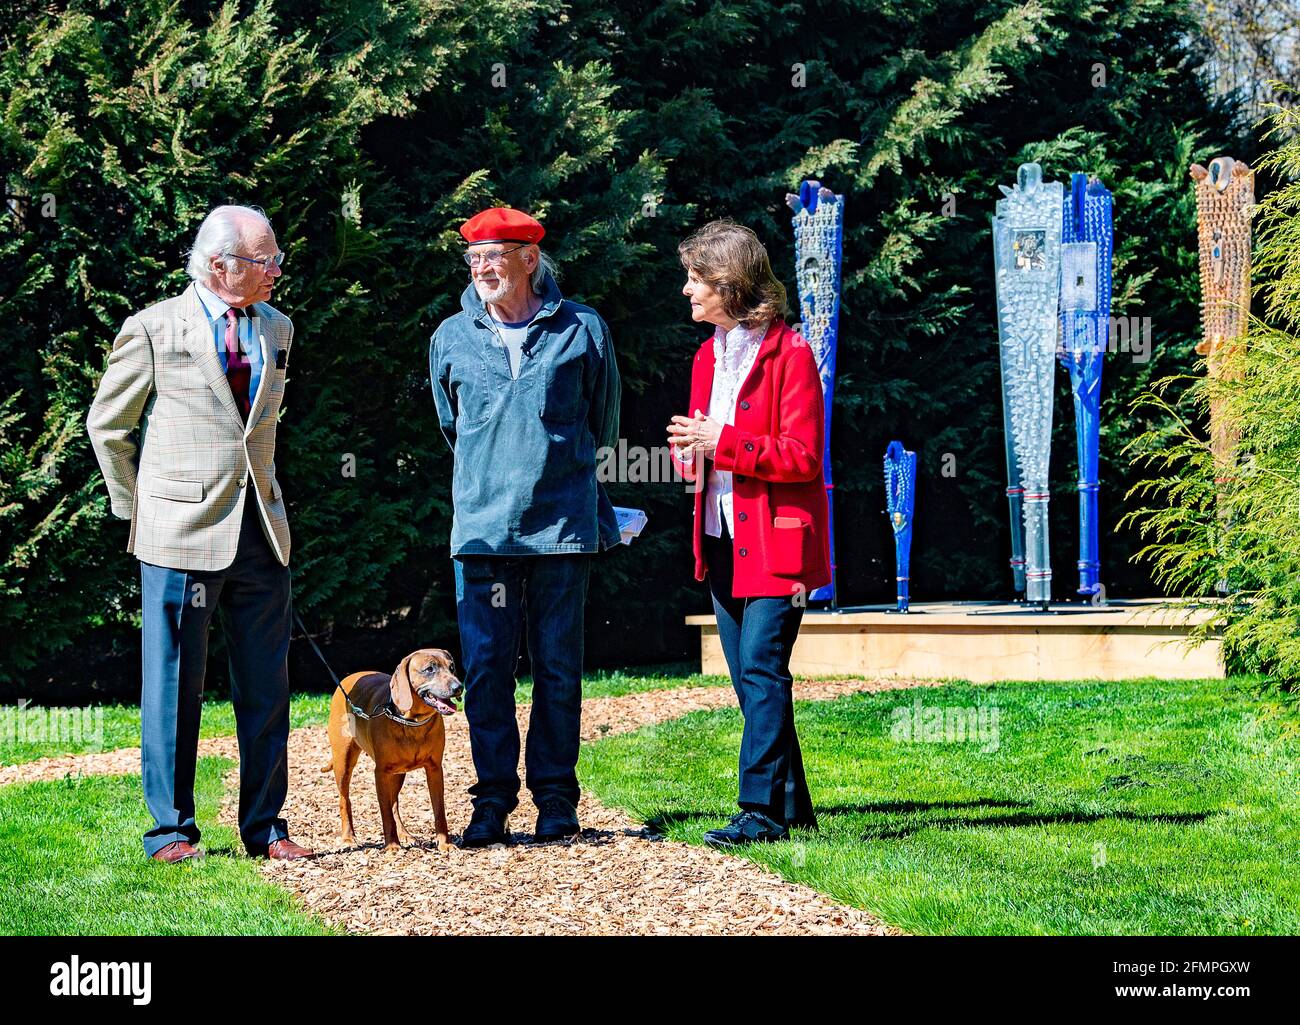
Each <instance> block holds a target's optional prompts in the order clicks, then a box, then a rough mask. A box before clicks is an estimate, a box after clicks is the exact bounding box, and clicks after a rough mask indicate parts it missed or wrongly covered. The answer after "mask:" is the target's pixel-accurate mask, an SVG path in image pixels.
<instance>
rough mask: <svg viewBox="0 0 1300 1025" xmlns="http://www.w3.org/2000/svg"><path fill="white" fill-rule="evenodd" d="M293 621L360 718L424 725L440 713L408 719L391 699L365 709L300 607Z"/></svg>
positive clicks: (345, 699) (350, 709) (294, 613)
mask: <svg viewBox="0 0 1300 1025" xmlns="http://www.w3.org/2000/svg"><path fill="white" fill-rule="evenodd" d="M293 621H294V622H295V623H297V624H298V629H299V630H301V631H302V635H303V636H304V637H306V638H307V643H308V644H310V645H311V650H312V651H314V652H316V657H317V658H318V659H320V664H321V665H323V666H324V667H325V672H327V673H329V675H330V679H331V680H333V681H334V686H335V687H337V688H338V692H339V693H340V694H342V695H343V700H344V701H345V702H347V706H348V711H349V712H351V713H352V714H353V715H355V716H356V717H357V718H358V719H365V720H366V721H369V720H371V719H392V720H393V722H395V723H399V724H401V725H402V726H423V725H424V724H425V723H427V722H430V721H432V720H433V718H434V717H435V716H437V715H438V713H437V712H434V713H433V715H430V716H429V717H428V718H427V719H408V718H406V717H405V716H404V715H400V714H398V711H397V709H396V708H394V707H393V702H392V700H391V699H390V700H388V701H385V702H384V703H383V704H382V705H380V706H379V708H377V709H376V710H375V711H374V712H366V711H365V710H364V709H362V708H359V707H357V705H356V704H355V703H354V702H353V701H352V698H351V696H349V694H348V692H347V691H345V690H344V689H343V683H342V682H341V681H340V680H339V677H338V674H337V673H336V672H334V670H333V669H332V668H331V667H330V664H329V661H328V660H327V659H326V658H325V655H324V653H323V652H322V651H321V650H320V648H318V647H317V646H316V641H315V639H314V638H313V637H312V635H311V634H310V633H309V632H308V631H307V627H306V626H305V625H304V624H303V621H302V617H301V616H300V615H298V609H297V608H296V607H295V608H294V610H293Z"/></svg>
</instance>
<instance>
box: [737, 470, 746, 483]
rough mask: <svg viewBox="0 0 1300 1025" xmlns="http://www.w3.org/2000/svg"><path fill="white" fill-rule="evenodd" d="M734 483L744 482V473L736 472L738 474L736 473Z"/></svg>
mask: <svg viewBox="0 0 1300 1025" xmlns="http://www.w3.org/2000/svg"><path fill="white" fill-rule="evenodd" d="M736 483H737V484H744V483H745V475H744V474H743V473H738V474H736Z"/></svg>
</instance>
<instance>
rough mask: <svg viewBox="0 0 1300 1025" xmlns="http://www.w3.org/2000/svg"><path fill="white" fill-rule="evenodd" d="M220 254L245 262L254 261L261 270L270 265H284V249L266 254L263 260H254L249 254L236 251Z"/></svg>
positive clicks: (268, 267)
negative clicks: (272, 254)
mask: <svg viewBox="0 0 1300 1025" xmlns="http://www.w3.org/2000/svg"><path fill="white" fill-rule="evenodd" d="M221 255H222V256H233V257H234V258H235V259H236V260H243V261H244V262H245V263H255V264H257V265H258V266H259V267H261V268H262V270H264V271H265V270H269V269H270V268H271V267H273V266H274V267H283V266H284V251H283V250H281V251H280V252H278V253H276V254H275V255H274V256H268V257H267V258H266V259H265V260H254V259H253V258H252V257H251V256H240V255H239V254H238V253H222V254H221Z"/></svg>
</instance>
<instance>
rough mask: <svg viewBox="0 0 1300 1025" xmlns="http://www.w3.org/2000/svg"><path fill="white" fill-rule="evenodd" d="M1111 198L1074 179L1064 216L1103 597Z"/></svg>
mask: <svg viewBox="0 0 1300 1025" xmlns="http://www.w3.org/2000/svg"><path fill="white" fill-rule="evenodd" d="M1111 205H1112V204H1111V195H1110V192H1109V191H1108V190H1107V188H1106V186H1105V185H1103V184H1102V183H1101V182H1100V181H1098V180H1097V179H1095V178H1094V179H1092V180H1091V181H1089V180H1088V176H1087V175H1085V174H1073V175H1071V176H1070V192H1069V194H1068V195H1067V196H1066V197H1065V203H1064V207H1063V212H1062V222H1061V224H1062V233H1061V238H1062V244H1061V348H1060V353H1059V355H1060V358H1061V362H1062V363H1063V364H1065V368H1066V369H1067V370H1068V371H1069V372H1070V390H1071V391H1072V392H1073V393H1074V431H1075V441H1076V443H1077V447H1078V453H1079V593H1080V594H1096V593H1097V592H1098V591H1099V590H1100V589H1101V584H1100V581H1099V579H1098V577H1099V575H1100V571H1101V563H1100V561H1099V557H1098V544H1097V489H1098V487H1099V484H1098V482H1097V443H1098V429H1099V426H1100V418H1101V368H1102V363H1103V362H1104V360H1105V356H1106V345H1107V341H1108V338H1109V328H1110V294H1111V252H1112V248H1113V233H1112V222H1111Z"/></svg>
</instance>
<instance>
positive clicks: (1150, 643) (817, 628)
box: [686, 599, 1224, 683]
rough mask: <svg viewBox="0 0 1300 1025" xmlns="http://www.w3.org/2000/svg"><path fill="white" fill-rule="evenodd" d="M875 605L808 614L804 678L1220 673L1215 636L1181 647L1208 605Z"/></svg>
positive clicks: (704, 636) (711, 647) (711, 629)
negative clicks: (1192, 608) (898, 610)
mask: <svg viewBox="0 0 1300 1025" xmlns="http://www.w3.org/2000/svg"><path fill="white" fill-rule="evenodd" d="M892 607H893V606H889V605H874V606H864V607H858V608H853V609H843V610H841V611H839V612H829V611H823V610H810V611H809V612H807V613H806V614H805V615H804V618H803V625H802V626H801V627H800V630H799V640H798V642H797V643H796V644H795V647H794V656H793V658H792V659H791V662H790V667H791V669H792V670H793V671H794V672H795V673H796V674H799V675H802V676H821V675H840V674H848V675H854V676H858V675H863V676H884V677H889V676H898V677H911V678H918V679H946V678H956V679H963V680H972V681H975V682H979V683H987V682H990V681H995V680H1088V679H1092V680H1121V679H1131V678H1133V677H1140V676H1154V677H1158V678H1160V679H1166V680H1170V679H1204V678H1208V677H1222V676H1223V675H1224V671H1223V660H1222V651H1221V644H1220V642H1219V640H1218V639H1215V640H1213V641H1208V642H1206V643H1205V644H1202V645H1201V646H1199V647H1196V648H1189V647H1188V646H1187V645H1185V644H1183V643H1181V642H1182V641H1184V640H1185V638H1186V637H1187V635H1188V633H1189V630H1190V628H1191V627H1192V626H1195V625H1196V624H1198V623H1202V622H1204V621H1205V620H1206V619H1207V618H1208V617H1209V612H1208V611H1204V610H1201V611H1197V612H1190V613H1189V612H1183V611H1175V610H1171V609H1167V608H1163V607H1162V605H1161V602H1160V600H1159V599H1145V600H1141V601H1121V602H1112V603H1110V604H1108V605H1103V606H1098V607H1093V606H1089V605H1079V604H1067V603H1062V604H1059V605H1053V606H1052V611H1050V612H1046V613H1044V612H1038V611H1034V610H1029V609H1026V608H1024V607H1023V606H1019V605H1003V604H999V603H996V602H946V603H931V604H922V605H913V606H912V611H911V612H910V613H908V614H906V615H898V614H893V613H889V612H886V610H887V609H891V608H892ZM686 622H687V624H689V625H691V626H698V627H699V628H700V662H701V664H702V667H703V671H704V672H706V673H722V674H725V673H726V672H727V664H726V661H725V659H724V658H723V655H722V646H721V644H720V643H719V641H718V628H717V624H716V622H715V621H714V618H713V616H687V617H686Z"/></svg>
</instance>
